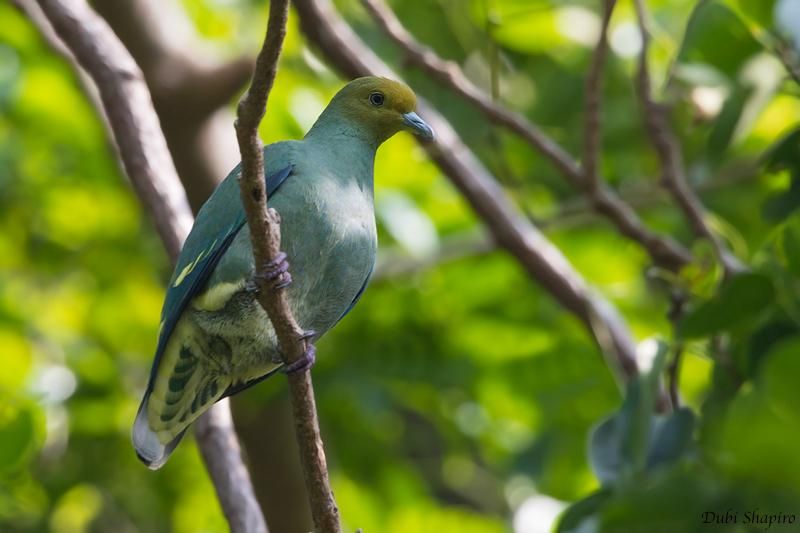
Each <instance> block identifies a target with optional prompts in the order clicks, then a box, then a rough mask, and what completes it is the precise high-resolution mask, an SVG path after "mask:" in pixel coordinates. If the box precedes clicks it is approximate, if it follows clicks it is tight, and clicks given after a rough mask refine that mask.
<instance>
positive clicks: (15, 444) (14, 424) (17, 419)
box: [0, 405, 36, 473]
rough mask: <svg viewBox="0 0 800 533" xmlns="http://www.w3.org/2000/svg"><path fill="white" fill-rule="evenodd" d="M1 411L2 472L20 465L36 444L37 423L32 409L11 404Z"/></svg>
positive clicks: (0, 452) (0, 470) (0, 459)
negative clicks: (16, 407) (17, 407)
mask: <svg viewBox="0 0 800 533" xmlns="http://www.w3.org/2000/svg"><path fill="white" fill-rule="evenodd" d="M2 410H3V412H2V413H0V415H2V416H0V472H2V473H5V472H8V471H10V470H13V469H15V468H17V467H19V466H20V465H21V464H22V463H23V462H24V461H25V459H26V458H27V457H28V456H29V455H30V453H31V452H32V451H33V449H34V446H35V439H36V425H35V419H34V416H33V413H32V412H31V411H30V409H27V408H24V407H23V408H20V409H15V408H14V407H12V406H10V405H6V406H4V407H3V408H2Z"/></svg>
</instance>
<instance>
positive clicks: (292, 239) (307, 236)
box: [191, 202, 377, 375]
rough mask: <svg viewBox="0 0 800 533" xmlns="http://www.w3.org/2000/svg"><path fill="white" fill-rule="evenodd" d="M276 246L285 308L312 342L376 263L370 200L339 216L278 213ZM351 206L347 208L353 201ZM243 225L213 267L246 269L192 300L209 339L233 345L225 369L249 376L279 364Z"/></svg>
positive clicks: (334, 211) (295, 208) (314, 210)
mask: <svg viewBox="0 0 800 533" xmlns="http://www.w3.org/2000/svg"><path fill="white" fill-rule="evenodd" d="M276 204H278V205H277V206H276V207H278V209H279V212H280V214H281V219H282V224H281V228H282V237H281V240H282V242H281V248H282V249H283V250H284V251H285V252H286V254H287V256H288V258H289V265H290V272H291V275H292V280H293V281H292V284H291V285H290V286H289V287H288V288H287V291H288V296H289V302H290V306H291V308H292V311H293V313H294V315H295V318H296V319H297V321H298V323H299V325H300V327H302V328H303V329H304V330H314V331H315V332H316V334H317V335H316V336H317V338H319V337H320V336H322V335H323V334H324V333H325V332H327V331H328V330H329V329H330V328H331V327H332V326H333V325H334V324H335V323H336V322H337V321H338V320H339V319H340V318H341V317H342V315H343V314H344V313H345V311H346V310H347V309H348V308H349V307H350V305H351V303H352V302H353V300H354V299H355V297H356V295H357V294H358V292H359V291H360V289H361V288H362V286H363V285H364V283H365V281H366V279H367V277H368V276H369V273H370V271H371V269H372V266H373V265H374V262H375V255H376V250H377V238H376V231H375V220H374V215H373V212H372V205H371V202H369V203H367V202H364V205H356V206H355V212H354V211H353V209H350V210H349V211H347V212H345V211H344V210H342V209H341V208H340V207H339V206H327V205H314V206H302V204H301V205H298V203H295V204H294V205H292V206H291V207H290V208H284V209H280V207H284V206H281V205H280V204H279V203H278V202H276ZM351 207H352V203H351ZM249 240H250V234H249V230H248V228H247V226H245V227H243V228H242V230H241V231H240V233H239V235H237V237H236V239H235V242H234V244H233V245H232V249H231V252H232V253H229V254H226V257H224V258H223V260H222V261H221V262H220V265H218V268H223V269H227V268H229V266H228V265H230V264H231V263H234V262H244V263H246V264H247V265H249V268H246V269H242V268H239V270H240V271H242V272H243V275H241V276H238V277H236V278H235V279H232V280H224V279H223V278H222V277H220V276H215V278H216V279H212V283H210V284H209V288H208V289H206V291H204V292H203V293H202V294H200V295H198V296H197V297H196V298H195V299H194V300H193V301H192V306H191V308H192V315H193V320H194V322H195V323H196V324H197V325H198V326H199V327H200V328H201V329H202V330H203V331H205V332H206V334H207V335H209V336H220V337H222V338H223V339H225V340H226V341H227V342H228V344H230V345H231V347H232V352H233V354H232V355H233V357H232V358H231V370H230V371H231V372H232V373H234V374H238V375H244V374H248V375H249V374H251V373H252V371H253V369H254V368H260V367H262V366H264V365H269V364H270V362H271V361H277V360H279V358H280V356H279V353H278V350H277V339H276V336H275V332H274V329H273V328H272V326H271V324H270V323H269V320H268V318H267V316H266V313H265V312H264V310H263V309H262V308H261V306H260V305H259V304H258V302H257V300H256V298H255V296H256V295H255V293H254V292H253V291H252V289H248V288H247V286H248V284H247V281H248V280H249V278H250V277H251V276H252V273H253V258H252V253H251V252H250V248H249V246H247V243H249Z"/></svg>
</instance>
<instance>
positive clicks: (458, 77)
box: [362, 0, 691, 270]
mask: <svg viewBox="0 0 800 533" xmlns="http://www.w3.org/2000/svg"><path fill="white" fill-rule="evenodd" d="M362 3H363V4H364V6H365V7H366V9H367V11H369V12H370V14H371V15H372V16H373V18H374V19H375V21H376V22H377V23H378V25H379V26H380V27H381V29H382V30H383V31H384V32H385V33H386V35H387V36H388V37H389V38H391V39H392V40H393V41H394V42H395V43H396V44H397V45H398V46H400V47H401V48H402V49H403V51H404V52H405V54H406V56H407V58H408V59H409V61H410V62H411V63H413V64H414V65H416V66H418V67H420V68H421V69H423V70H424V71H425V72H427V73H428V74H430V75H431V76H432V77H433V78H435V79H437V80H438V81H440V82H441V83H442V84H444V85H445V86H447V87H448V88H449V89H451V90H452V91H453V92H455V93H456V94H458V95H460V96H462V97H463V98H465V99H466V100H467V101H469V102H470V103H472V104H473V105H474V106H475V107H477V108H478V109H479V110H480V111H481V112H482V113H483V114H484V115H485V116H486V117H487V118H488V119H489V120H491V121H493V122H495V123H497V124H500V125H502V126H505V127H507V128H508V129H510V130H511V131H513V132H514V133H516V134H517V135H519V136H520V137H522V138H523V139H524V140H525V141H526V142H527V143H528V144H530V145H531V146H532V147H533V148H534V149H536V150H538V151H539V152H540V153H541V154H542V155H543V156H545V157H546V158H547V159H549V160H550V162H551V163H552V164H553V165H554V166H555V167H556V168H557V169H558V170H559V171H560V172H561V173H562V174H563V175H564V176H565V177H566V178H567V180H568V181H570V183H572V185H573V186H574V187H575V188H577V189H579V190H581V191H583V192H584V193H585V194H586V195H587V196H588V197H589V198H590V199H591V205H592V207H593V208H594V209H595V210H596V211H597V212H598V213H601V214H603V215H604V216H606V217H607V218H608V219H609V220H610V221H611V222H612V223H613V224H614V225H615V226H616V227H617V229H618V230H619V231H620V233H622V234H623V235H624V236H626V237H628V238H629V239H631V240H634V241H636V242H638V243H639V244H640V245H641V246H642V247H644V248H645V250H647V252H648V254H649V255H650V256H651V257H652V259H653V261H654V262H655V263H657V264H659V265H661V266H664V267H665V268H669V269H671V270H676V269H678V268H680V267H681V266H683V265H684V264H686V263H688V262H689V261H691V254H690V253H689V251H688V250H686V249H685V248H684V247H683V246H681V245H680V244H679V243H677V242H675V241H674V240H673V239H671V238H669V237H667V236H661V235H658V234H656V233H654V232H652V231H650V230H649V229H648V228H647V227H646V226H645V225H644V223H643V222H642V221H641V219H639V216H638V215H637V214H636V212H635V211H634V210H633V209H631V208H630V206H628V205H627V204H626V203H625V202H623V201H622V200H621V199H620V198H619V196H617V194H616V193H615V192H614V191H613V190H612V189H610V188H609V187H607V186H599V187H591V186H590V184H589V183H588V182H587V181H586V179H585V177H584V172H583V170H582V169H581V167H580V166H579V165H578V164H577V163H576V162H575V161H574V159H573V158H572V156H570V155H569V154H568V153H567V152H566V151H565V150H564V149H563V148H562V147H561V146H560V145H558V144H557V143H555V142H554V141H553V140H552V139H550V137H548V136H547V135H546V134H544V133H543V132H542V131H541V130H540V129H539V128H538V127H537V126H536V125H535V124H533V123H532V122H530V121H529V120H527V119H526V118H525V117H524V116H522V115H521V114H520V113H517V112H515V111H512V110H510V109H508V108H506V107H504V106H503V105H502V104H500V103H498V102H495V101H493V100H492V98H491V97H490V96H489V95H487V94H486V93H485V92H484V91H483V90H481V89H480V88H479V87H477V86H476V85H475V84H473V83H472V82H471V81H470V80H469V78H467V76H466V75H465V74H464V72H463V71H462V70H461V68H460V67H459V66H458V64H456V63H454V62H452V61H445V60H443V59H442V58H440V57H439V56H438V55H436V53H435V52H434V51H433V50H431V49H430V48H427V47H425V46H423V45H421V44H420V43H418V42H417V41H416V40H415V39H414V37H413V36H412V35H411V34H410V33H409V32H408V31H407V30H406V29H405V28H404V27H403V26H402V24H401V23H400V21H399V20H398V19H397V17H396V16H395V15H394V13H392V11H391V10H390V9H389V8H388V7H387V6H386V4H384V3H383V1H382V0H362ZM598 181H599V179H598Z"/></svg>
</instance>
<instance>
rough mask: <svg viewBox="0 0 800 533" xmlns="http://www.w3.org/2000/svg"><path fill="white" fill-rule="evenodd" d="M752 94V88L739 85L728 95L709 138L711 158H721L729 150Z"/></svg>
mask: <svg viewBox="0 0 800 533" xmlns="http://www.w3.org/2000/svg"><path fill="white" fill-rule="evenodd" d="M752 92H753V89H752V88H751V87H743V86H740V85H737V86H736V88H735V89H734V90H733V92H731V94H730V95H728V98H727V99H726V100H725V104H724V105H723V106H722V111H720V113H719V115H718V116H717V119H716V121H715V122H714V127H713V128H712V129H711V134H710V135H709V137H708V151H709V154H710V155H711V156H713V157H719V156H721V155H722V154H723V153H724V152H725V150H727V149H728V146H729V145H730V144H731V141H732V140H733V134H734V133H735V132H736V126H737V125H738V124H739V118H740V117H741V116H742V111H743V110H744V107H745V104H746V103H747V101H748V99H749V98H750V95H751V94H752Z"/></svg>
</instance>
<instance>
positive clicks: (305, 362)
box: [283, 330, 317, 374]
mask: <svg viewBox="0 0 800 533" xmlns="http://www.w3.org/2000/svg"><path fill="white" fill-rule="evenodd" d="M314 335H316V332H315V331H314V330H309V331H306V332H304V333H303V335H302V336H301V337H300V338H301V339H305V340H308V339H310V338H312V337H313V336H314ZM316 361H317V349H316V348H315V347H314V345H313V344H312V343H311V342H307V343H306V351H305V353H304V354H303V357H301V358H300V359H298V360H297V361H292V362H291V363H289V364H288V365H286V366H284V367H283V373H284V374H297V373H298V372H305V371H306V370H310V369H311V367H312V366H314V363H315V362H316Z"/></svg>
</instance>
